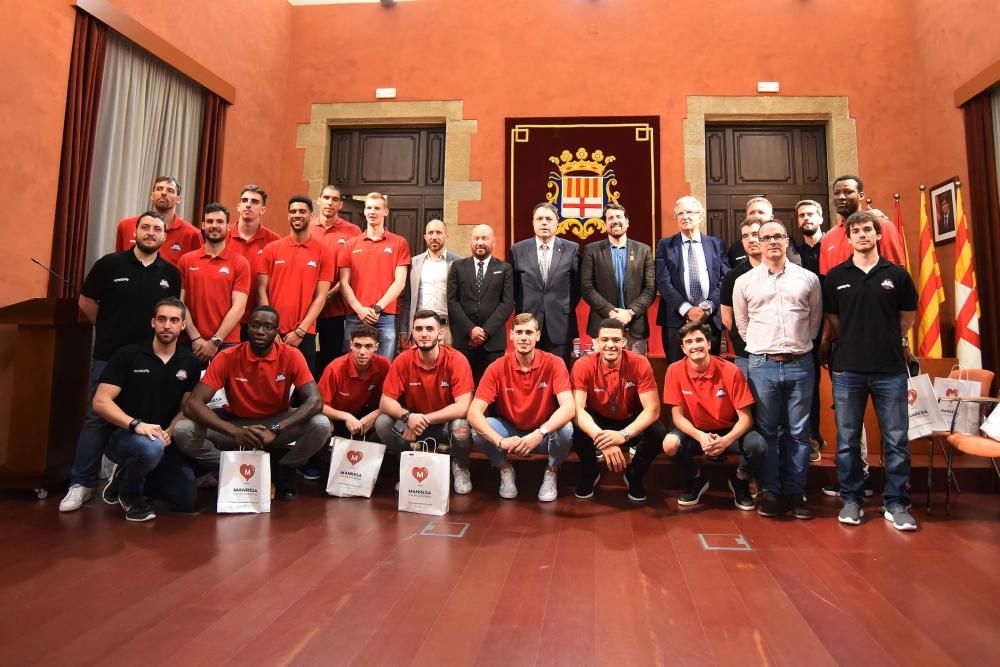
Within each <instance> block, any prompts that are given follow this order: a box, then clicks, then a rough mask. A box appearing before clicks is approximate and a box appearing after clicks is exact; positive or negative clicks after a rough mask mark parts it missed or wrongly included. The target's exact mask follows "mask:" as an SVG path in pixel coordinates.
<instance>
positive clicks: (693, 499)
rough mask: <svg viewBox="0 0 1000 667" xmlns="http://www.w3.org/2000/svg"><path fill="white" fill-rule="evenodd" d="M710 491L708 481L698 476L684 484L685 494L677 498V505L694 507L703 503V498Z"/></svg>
mask: <svg viewBox="0 0 1000 667" xmlns="http://www.w3.org/2000/svg"><path fill="white" fill-rule="evenodd" d="M705 491H708V480H707V479H705V478H704V477H702V476H701V475H698V476H697V477H694V478H692V479H689V480H688V481H687V482H685V483H684V492H683V493H681V495H679V496H677V504H678V505H681V506H682V507H693V506H694V505H697V504H698V503H700V502H701V497H702V496H703V495H704V494H705Z"/></svg>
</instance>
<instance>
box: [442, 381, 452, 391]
mask: <svg viewBox="0 0 1000 667" xmlns="http://www.w3.org/2000/svg"><path fill="white" fill-rule="evenodd" d="M445 387H451V384H449V383H448V381H447V380H441V388H442V389H444V388H445Z"/></svg>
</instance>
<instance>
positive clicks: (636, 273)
mask: <svg viewBox="0 0 1000 667" xmlns="http://www.w3.org/2000/svg"><path fill="white" fill-rule="evenodd" d="M604 225H605V227H606V228H607V230H608V238H607V239H605V240H603V241H597V242H595V243H591V244H590V245H588V246H586V247H585V248H584V252H583V262H582V263H581V266H580V283H581V286H580V296H582V297H583V300H584V301H586V302H587V304H589V305H590V317H589V318H588V320H587V334H588V335H589V336H590V337H591V338H594V339H595V340H596V338H597V333H598V330H599V329H600V324H601V321H602V320H603V319H605V318H608V317H612V318H614V319H616V320H618V321H619V322H621V323H622V324H623V325H624V327H625V332H626V342H625V346H626V349H628V350H630V351H632V352H637V353H639V354H646V349H647V347H648V339H649V319H648V318H647V317H646V309H647V308H649V306H650V305H652V303H653V298H654V297H655V296H656V272H655V271H654V268H653V249H652V248H650V247H649V246H648V245H646V244H645V243H640V242H639V241H633V240H632V239H630V238H627V237H626V235H625V233H626V232H627V231H628V214H627V213H626V212H625V208H624V207H622V206H619V205H618V204H609V205H608V207H607V208H606V209H605V211H604Z"/></svg>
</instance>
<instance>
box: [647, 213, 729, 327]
mask: <svg viewBox="0 0 1000 667" xmlns="http://www.w3.org/2000/svg"><path fill="white" fill-rule="evenodd" d="M682 236H683V235H682V234H681V233H680V232H678V233H676V234H674V235H673V236H669V237H667V238H665V239H660V240H659V242H658V243H657V244H656V289H657V291H659V293H660V308H659V310H658V311H657V313H656V323H657V324H659V325H660V326H667V327H671V328H679V327H681V326H683V324H684V323H685V322H686V321H687V319H686V318H684V317H682V316H681V314H680V313H678V312H677V309H678V308H680V307H681V305H682V304H684V303H685V302H686V301H687V300H688V299H687V289H686V286H685V285H684V258H683V257H682V255H681V253H682V252H684V241H683V240H682V239H681V237H682ZM701 244H702V249H703V250H704V252H705V265H706V267H707V268H708V296H707V297H706V300H707V301H711V302H712V315H711V316H710V317H709V320H710V321H711V322H712V324H713V325H714V326H715V328H716V329H717V330H719V331H721V330H722V317H721V316H720V315H719V296H720V287H721V286H722V277H723V276H724V275H726V273H728V272H729V264H728V262H727V257H726V250H725V248H724V247H723V245H722V239H720V238H716V237H714V236H708V235H707V234H702V235H701ZM693 305H696V306H697V305H698V304H693Z"/></svg>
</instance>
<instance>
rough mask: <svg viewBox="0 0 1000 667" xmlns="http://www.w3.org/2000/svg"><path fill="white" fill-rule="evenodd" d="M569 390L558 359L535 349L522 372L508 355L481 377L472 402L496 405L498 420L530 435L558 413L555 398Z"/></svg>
mask: <svg viewBox="0 0 1000 667" xmlns="http://www.w3.org/2000/svg"><path fill="white" fill-rule="evenodd" d="M571 390H572V387H571V386H570V382H569V372H568V371H567V370H566V364H565V363H563V360H562V359H560V358H559V357H557V356H555V355H554V354H550V353H548V352H543V351H542V350H537V349H536V350H535V358H534V360H533V361H532V362H531V368H529V369H526V370H522V369H521V368H520V367H519V366H518V365H517V356H516V353H515V352H513V351H511V352H508V353H507V354H505V355H504V356H502V357H501V358H499V359H497V360H496V361H494V362H493V363H492V364H490V365H489V367H488V368H487V369H486V372H485V373H483V378H482V379H481V380H480V381H479V388H478V389H477V390H476V398H479V399H482V400H484V401H486V402H487V403H491V404H492V403H496V408H497V414H498V416H500V417H501V418H503V419H505V420H507V421H509V422H510V423H511V424H513V425H514V426H515V427H516V428H519V429H521V430H523V431H531V430H534V429H536V428H538V427H539V426H541V425H542V424H543V423H544V422H545V420H546V419H548V418H549V417H551V416H552V413H554V412H555V411H556V410H558V409H559V401H557V400H556V395H557V394H559V393H561V392H564V391H571Z"/></svg>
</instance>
